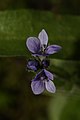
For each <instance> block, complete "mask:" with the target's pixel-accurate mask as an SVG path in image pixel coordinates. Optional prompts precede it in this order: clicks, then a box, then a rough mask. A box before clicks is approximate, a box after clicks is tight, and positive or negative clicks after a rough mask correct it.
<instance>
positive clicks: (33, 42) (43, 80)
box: [26, 29, 61, 94]
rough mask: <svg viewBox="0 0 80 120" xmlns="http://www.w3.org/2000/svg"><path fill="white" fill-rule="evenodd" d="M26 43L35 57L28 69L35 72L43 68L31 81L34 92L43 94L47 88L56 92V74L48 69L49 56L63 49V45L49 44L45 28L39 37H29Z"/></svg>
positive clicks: (29, 63) (28, 64)
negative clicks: (54, 81)
mask: <svg viewBox="0 0 80 120" xmlns="http://www.w3.org/2000/svg"><path fill="white" fill-rule="evenodd" d="M26 45H27V48H28V49H29V51H30V52H31V53H32V56H33V57H34V59H30V60H29V61H28V63H27V69H29V70H33V71H35V72H37V71H38V70H39V69H41V71H40V72H38V73H37V74H36V76H35V78H34V79H33V80H32V81H31V88H32V91H33V93H34V94H41V93H42V92H43V91H44V90H45V89H46V90H47V91H49V92H51V93H55V91H56V87H55V85H54V83H53V82H52V80H54V75H53V74H52V73H51V72H49V71H48V70H46V69H47V68H48V66H49V64H50V61H49V60H48V56H49V55H51V54H54V53H57V52H58V51H59V50H60V49H61V46H59V45H49V46H48V35H47V33H46V31H45V30H44V29H42V31H41V32H40V33H39V35H38V38H36V37H29V38H28V39H27V41H26Z"/></svg>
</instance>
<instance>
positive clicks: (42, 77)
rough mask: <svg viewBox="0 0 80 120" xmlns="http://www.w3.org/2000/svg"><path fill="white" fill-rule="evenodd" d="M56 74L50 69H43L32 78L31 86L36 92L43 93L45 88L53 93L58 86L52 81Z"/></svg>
mask: <svg viewBox="0 0 80 120" xmlns="http://www.w3.org/2000/svg"><path fill="white" fill-rule="evenodd" d="M53 79H54V76H53V74H52V73H50V72H49V71H47V70H45V69H42V70H41V71H40V72H39V73H38V74H37V75H36V76H35V78H34V79H33V80H32V82H31V88H32V91H33V93H34V94H36V95H38V94H41V93H42V92H43V91H44V90H45V89H46V90H47V91H49V92H51V93H55V91H56V87H55V85H54V83H53V82H52V81H51V80H53Z"/></svg>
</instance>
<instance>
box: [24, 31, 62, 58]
mask: <svg viewBox="0 0 80 120" xmlns="http://www.w3.org/2000/svg"><path fill="white" fill-rule="evenodd" d="M26 45H27V47H28V49H29V51H30V52H31V53H32V55H33V56H48V55H51V54H54V53H56V52H58V51H59V50H60V49H61V46H59V45H50V46H48V35H47V33H46V31H45V30H44V29H42V31H41V32H40V33H39V35H38V38H36V37H29V38H28V39H27V41H26Z"/></svg>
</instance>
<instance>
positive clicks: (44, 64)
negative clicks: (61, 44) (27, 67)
mask: <svg viewBox="0 0 80 120" xmlns="http://www.w3.org/2000/svg"><path fill="white" fill-rule="evenodd" d="M41 64H42V68H47V67H48V66H49V64H50V61H49V60H47V59H44V60H42V62H41Z"/></svg>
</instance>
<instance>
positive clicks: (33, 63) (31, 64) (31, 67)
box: [27, 60, 39, 71]
mask: <svg viewBox="0 0 80 120" xmlns="http://www.w3.org/2000/svg"><path fill="white" fill-rule="evenodd" d="M38 68H39V62H38V61H37V60H29V61H28V63H27V69H29V70H33V71H37V70H38Z"/></svg>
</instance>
